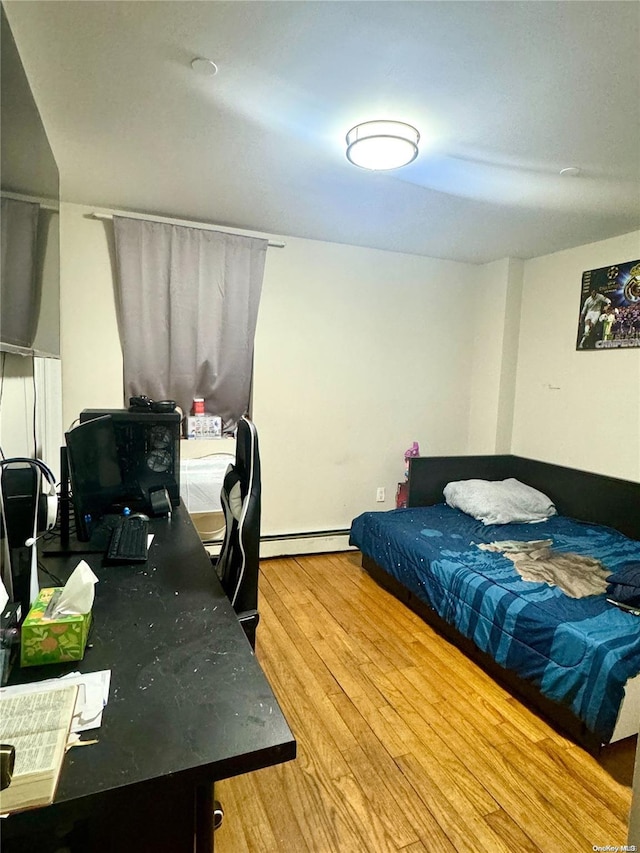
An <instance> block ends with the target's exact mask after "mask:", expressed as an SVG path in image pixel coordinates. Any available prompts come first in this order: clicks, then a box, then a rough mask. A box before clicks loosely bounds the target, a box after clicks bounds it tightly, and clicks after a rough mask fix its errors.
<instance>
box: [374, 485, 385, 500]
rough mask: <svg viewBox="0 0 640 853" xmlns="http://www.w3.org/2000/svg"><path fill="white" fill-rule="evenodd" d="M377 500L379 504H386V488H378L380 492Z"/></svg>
mask: <svg viewBox="0 0 640 853" xmlns="http://www.w3.org/2000/svg"><path fill="white" fill-rule="evenodd" d="M376 500H377V501H378V503H383V502H384V486H378V490H377V492H376Z"/></svg>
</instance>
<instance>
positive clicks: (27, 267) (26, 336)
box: [0, 198, 42, 347]
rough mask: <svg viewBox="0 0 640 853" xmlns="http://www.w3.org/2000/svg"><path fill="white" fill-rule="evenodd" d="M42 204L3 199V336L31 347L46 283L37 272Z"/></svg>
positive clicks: (0, 299)
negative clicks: (42, 281) (43, 286)
mask: <svg viewBox="0 0 640 853" xmlns="http://www.w3.org/2000/svg"><path fill="white" fill-rule="evenodd" d="M39 213H40V205H39V204H34V203H32V202H29V201H15V200H14V199H10V198H3V199H2V225H1V228H2V260H1V263H2V266H1V289H0V306H1V308H2V314H1V319H0V325H1V327H2V328H0V338H1V339H2V342H3V343H6V344H14V345H15V346H21V347H30V346H32V344H33V341H34V338H35V336H36V331H37V328H38V317H39V316H40V298H41V294H42V286H41V281H40V280H39V277H38V276H37V275H36V253H37V237H38V215H39Z"/></svg>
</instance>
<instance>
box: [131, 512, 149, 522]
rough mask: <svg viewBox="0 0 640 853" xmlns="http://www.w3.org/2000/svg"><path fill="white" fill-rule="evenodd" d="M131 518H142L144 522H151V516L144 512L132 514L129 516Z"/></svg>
mask: <svg viewBox="0 0 640 853" xmlns="http://www.w3.org/2000/svg"><path fill="white" fill-rule="evenodd" d="M128 517H129V518H141V519H142V520H143V521H149V516H148V515H145V514H144V513H143V512H132V513H130V514H129V516H128Z"/></svg>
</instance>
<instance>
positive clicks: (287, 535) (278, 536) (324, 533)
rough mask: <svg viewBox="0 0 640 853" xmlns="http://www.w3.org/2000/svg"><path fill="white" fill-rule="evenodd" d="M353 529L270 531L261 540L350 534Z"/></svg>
mask: <svg viewBox="0 0 640 853" xmlns="http://www.w3.org/2000/svg"><path fill="white" fill-rule="evenodd" d="M350 533H351V530H349V529H348V528H345V529H343V530H308V531H306V532H305V533H270V534H268V535H266V536H261V537H260V541H261V542H286V541H287V540H289V539H322V538H324V537H329V536H348V535H349V534H350Z"/></svg>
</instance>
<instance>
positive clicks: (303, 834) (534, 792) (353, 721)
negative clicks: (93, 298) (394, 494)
mask: <svg viewBox="0 0 640 853" xmlns="http://www.w3.org/2000/svg"><path fill="white" fill-rule="evenodd" d="M260 585H261V589H260V593H261V598H260V613H261V622H260V626H259V628H258V643H257V649H256V654H257V656H258V658H259V660H260V663H261V665H262V667H263V668H264V670H265V672H266V674H267V676H268V678H269V680H270V682H271V684H272V686H273V689H274V691H275V693H276V695H277V696H278V699H279V701H280V704H281V706H282V709H283V711H284V713H285V715H286V717H287V719H288V721H289V724H290V726H291V728H292V730H293V732H294V733H295V735H296V738H297V741H298V758H297V759H296V760H295V761H293V762H289V763H288V764H284V765H281V766H279V767H273V768H268V769H266V770H261V771H259V772H257V773H253V774H248V775H246V776H241V777H237V778H235V779H230V780H226V781H224V782H222V783H219V784H218V785H216V796H217V797H219V799H221V800H222V802H223V805H224V809H225V818H224V821H223V824H222V827H221V828H220V829H219V830H218V831H217V832H216V841H215V845H216V853H255V851H262V853H306V851H309V853H393V851H398V850H402V851H404V853H426V851H428V853H452V851H468V853H507V851H519V853H520V851H522V853H528V852H529V851H530V853H537V851H543V853H559V851H566V850H577V851H580V850H582V851H585V853H586V851H590V850H592V849H594V846H601V847H604V846H606V845H611V846H616V845H618V846H621V845H624V844H626V839H627V820H628V812H629V807H630V803H631V788H630V785H631V776H632V771H633V758H634V754H635V739H628V740H626V741H623V742H622V743H621V744H618V745H614V746H612V747H608V748H607V749H606V750H605V751H604V754H603V755H602V756H600V757H599V758H598V759H597V760H596V759H595V758H593V757H592V756H590V755H589V754H588V753H586V752H584V751H583V750H582V749H580V748H579V747H577V746H575V745H574V744H573V743H572V742H571V741H569V740H567V739H565V738H564V737H562V736H561V735H559V734H558V733H557V732H555V731H554V730H553V729H552V728H550V727H549V726H548V725H547V724H546V723H544V722H543V721H542V720H541V719H540V718H539V717H537V716H536V715H535V714H534V713H532V712H530V711H529V710H528V709H527V708H525V707H524V706H523V705H522V704H521V703H520V702H518V701H517V700H516V699H514V698H513V697H512V696H511V695H510V694H509V693H508V692H507V691H505V690H504V689H502V688H501V687H500V686H498V685H497V684H496V683H495V682H494V681H493V680H492V679H490V678H489V677H488V676H486V675H485V674H484V673H483V672H482V671H481V670H480V669H479V668H478V667H477V666H476V665H475V664H473V663H471V662H470V661H469V660H468V659H467V658H466V657H465V656H464V655H463V654H462V653H461V652H459V651H458V650H457V649H455V648H454V647H453V646H452V645H450V644H449V643H447V642H446V641H445V640H443V639H442V638H441V637H439V636H438V635H437V634H436V633H435V632H434V631H433V630H432V629H431V628H429V627H428V626H426V625H425V624H424V623H423V622H422V621H421V620H420V619H419V618H418V617H417V616H415V615H414V614H412V613H411V612H410V611H409V610H408V609H406V608H405V607H404V606H403V605H401V604H400V603H399V602H397V601H396V600H395V599H394V598H393V597H392V596H391V595H389V594H388V593H386V592H385V591H383V590H382V589H381V588H380V587H378V586H377V584H375V583H374V581H373V580H371V578H370V577H369V576H368V575H367V574H366V572H364V571H363V570H362V569H361V568H360V555H359V554H358V553H356V552H347V553H345V554H323V555H313V556H308V557H296V558H286V559H272V560H265V561H263V562H262V564H261V579H260Z"/></svg>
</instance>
